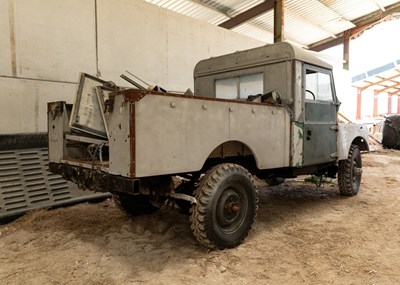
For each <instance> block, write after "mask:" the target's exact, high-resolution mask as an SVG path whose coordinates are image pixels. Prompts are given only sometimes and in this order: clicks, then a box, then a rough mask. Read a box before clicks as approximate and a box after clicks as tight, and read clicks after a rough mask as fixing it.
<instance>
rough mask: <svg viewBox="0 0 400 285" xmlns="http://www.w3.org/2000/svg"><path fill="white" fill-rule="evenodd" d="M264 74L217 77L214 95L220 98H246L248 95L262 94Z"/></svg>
mask: <svg viewBox="0 0 400 285" xmlns="http://www.w3.org/2000/svg"><path fill="white" fill-rule="evenodd" d="M263 90H264V76H263V74H262V73H256V74H249V75H243V76H236V77H231V78H223V79H217V80H216V81H215V97H216V98H221V99H247V97H248V96H250V95H257V94H262V93H263Z"/></svg>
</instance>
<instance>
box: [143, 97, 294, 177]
mask: <svg viewBox="0 0 400 285" xmlns="http://www.w3.org/2000/svg"><path fill="white" fill-rule="evenodd" d="M150 110H151V111H150ZM135 118H136V177H144V176H153V175H162V174H169V173H179V172H187V171H195V170H200V169H201V167H202V166H203V163H204V161H205V160H206V159H207V157H208V156H209V155H210V153H211V152H212V150H214V149H215V148H217V147H218V146H219V145H220V144H222V143H224V142H227V141H240V142H242V143H244V144H245V145H247V146H248V147H249V148H250V149H251V150H252V152H253V154H254V156H255V158H256V161H257V165H258V167H259V168H261V169H264V168H273V167H282V166H288V165H289V155H290V154H289V139H290V131H289V130H290V118H289V114H288V112H287V111H286V109H285V108H282V107H273V106H267V105H263V104H260V105H256V104H243V103H239V102H238V103H234V102H223V101H210V100H203V99H193V98H183V97H181V98H177V97H172V96H171V97H170V96H160V95H154V94H152V95H148V96H145V97H144V98H143V99H142V100H140V101H138V102H137V103H136V116H135ZM155 126H157V127H155ZM273 130H277V131H276V132H274V131H273Z"/></svg>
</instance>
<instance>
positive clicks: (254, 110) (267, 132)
mask: <svg viewBox="0 0 400 285" xmlns="http://www.w3.org/2000/svg"><path fill="white" fill-rule="evenodd" d="M229 114H230V117H229V119H230V140H235V141H240V142H243V143H244V144H245V145H247V146H248V147H249V148H250V149H251V150H252V151H253V153H254V156H255V159H256V163H257V167H258V168H259V169H266V168H277V167H285V166H289V156H290V154H289V139H290V118H289V115H288V113H287V111H286V110H285V109H284V108H277V107H272V106H263V105H245V104H237V103H230V112H229Z"/></svg>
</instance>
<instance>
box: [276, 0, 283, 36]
mask: <svg viewBox="0 0 400 285" xmlns="http://www.w3.org/2000/svg"><path fill="white" fill-rule="evenodd" d="M284 6H285V0H274V43H279V42H283V41H284V40H285V37H284V26H285V25H284V20H285V19H284V18H285V17H284V15H285V13H284V11H285V7H284Z"/></svg>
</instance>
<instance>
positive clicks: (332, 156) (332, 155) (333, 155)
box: [331, 152, 339, 158]
mask: <svg viewBox="0 0 400 285" xmlns="http://www.w3.org/2000/svg"><path fill="white" fill-rule="evenodd" d="M338 157H339V156H338V154H337V152H334V153H332V154H331V158H338Z"/></svg>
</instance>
